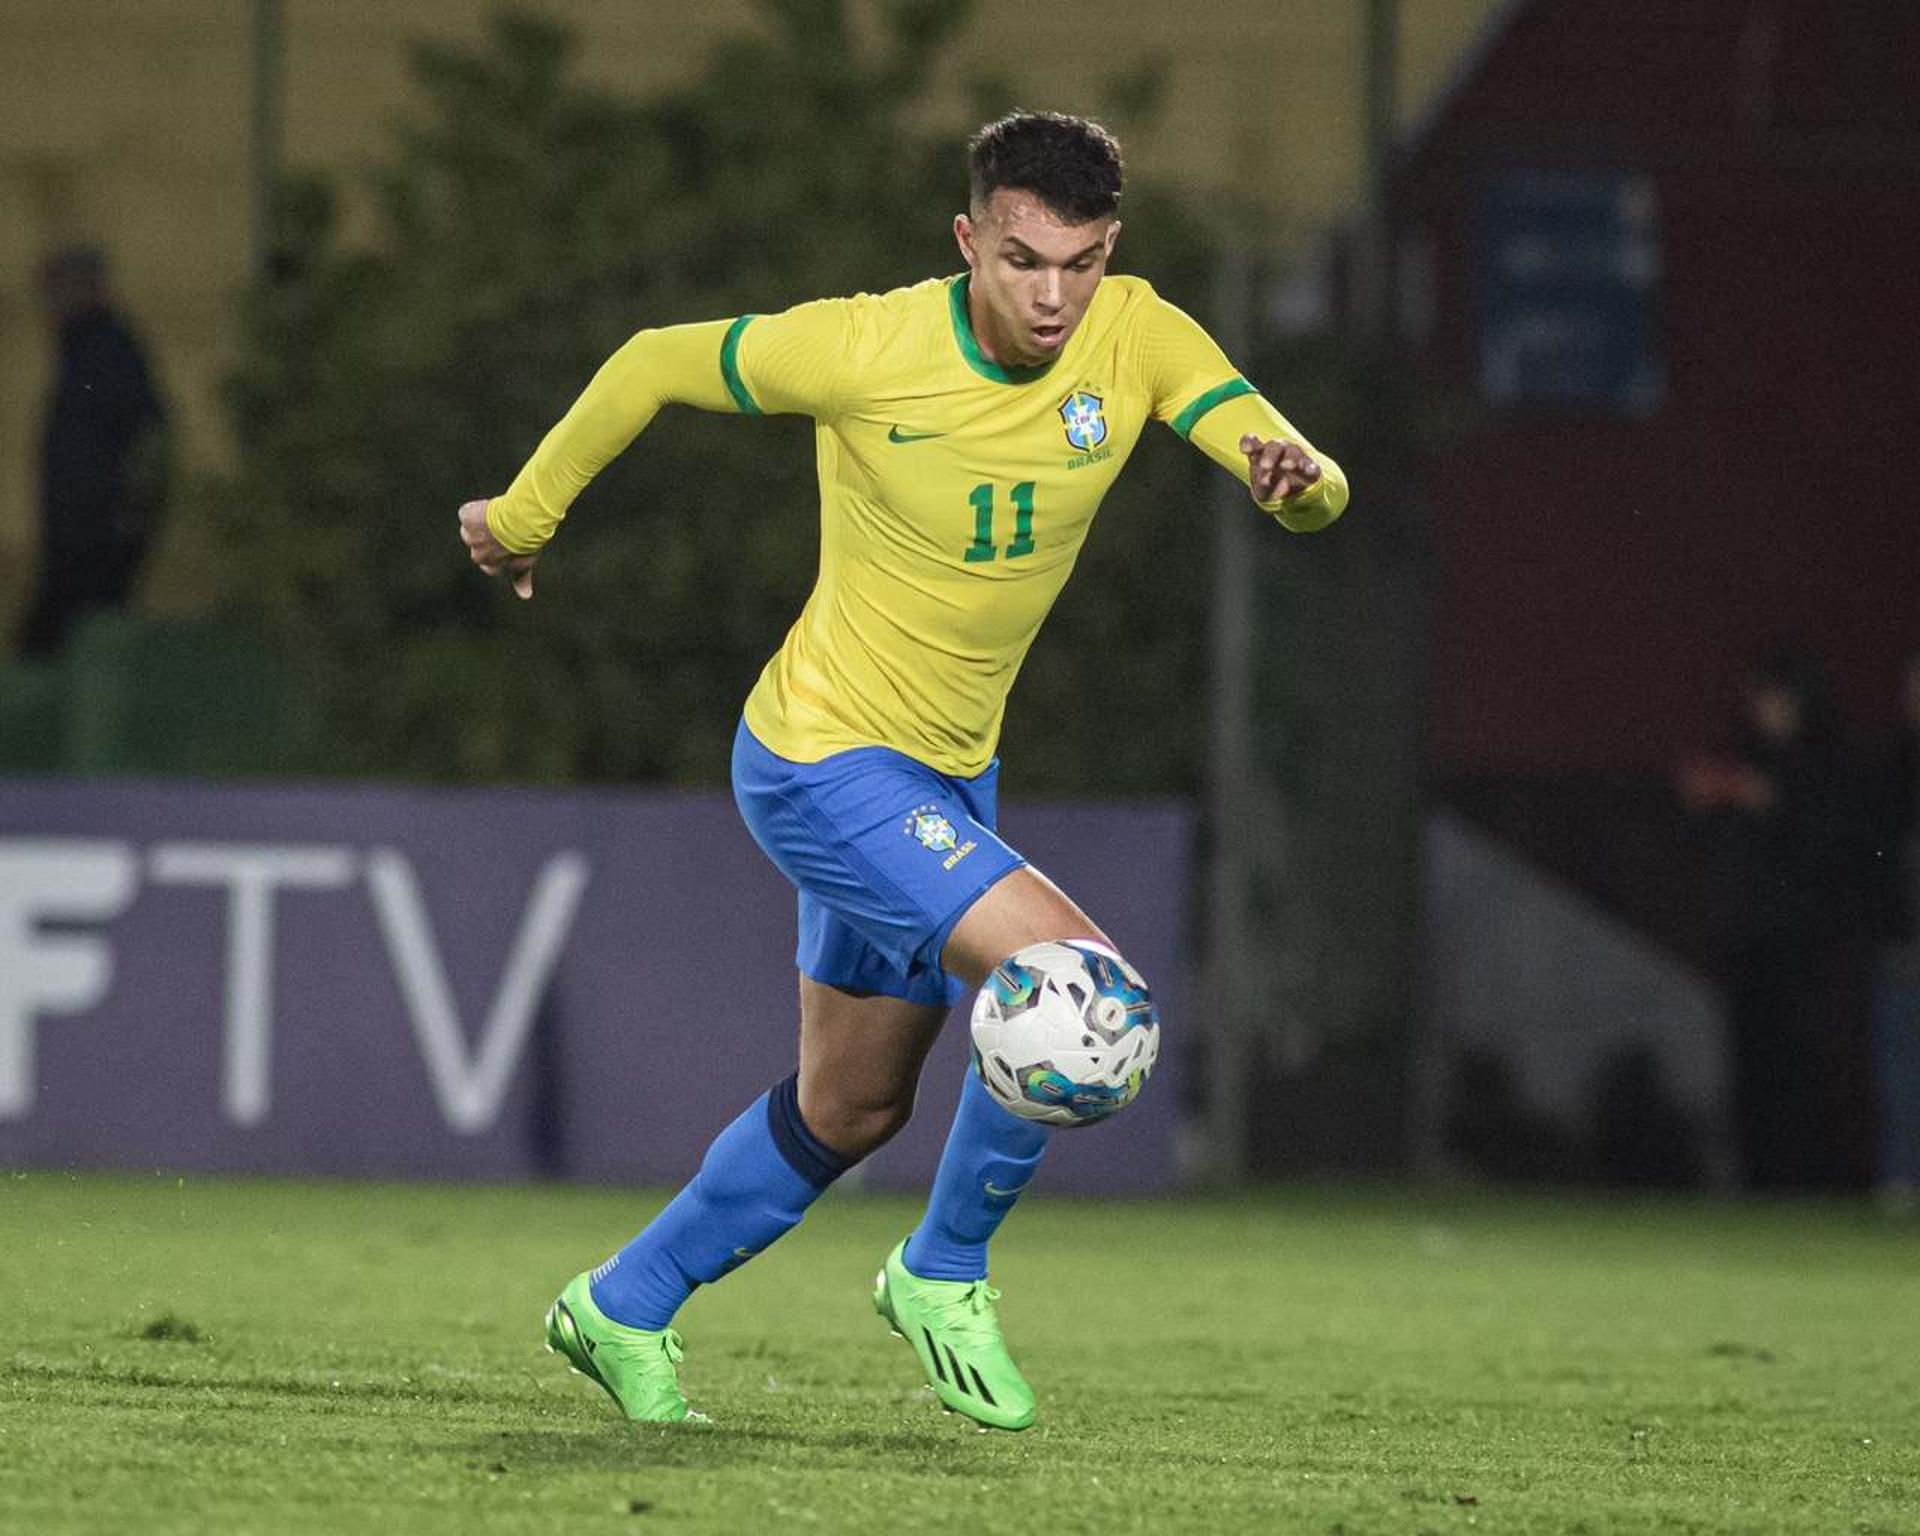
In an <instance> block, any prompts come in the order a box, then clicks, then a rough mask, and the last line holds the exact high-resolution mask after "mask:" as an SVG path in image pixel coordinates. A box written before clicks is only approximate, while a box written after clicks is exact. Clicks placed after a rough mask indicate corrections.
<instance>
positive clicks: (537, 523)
mask: <svg viewBox="0 0 1920 1536" xmlns="http://www.w3.org/2000/svg"><path fill="white" fill-rule="evenodd" d="M850 310H851V305H850V304H849V302H848V301H846V300H841V299H826V300H821V301H818V302H816V303H812V304H801V305H798V306H796V307H795V308H793V309H790V310H787V311H786V312H785V313H783V314H778V315H767V316H755V315H742V316H741V317H740V318H738V319H736V320H710V321H703V322H700V323H698V324H694V325H671V326H663V327H660V328H659V329H656V330H646V331H641V332H640V333H639V334H638V335H636V336H635V337H634V338H633V339H632V340H631V341H629V342H628V343H627V344H626V345H625V346H623V347H622V348H621V349H620V350H619V351H618V352H616V353H614V354H613V356H612V357H610V358H608V359H607V361H606V363H605V364H604V365H602V367H601V369H600V371H599V372H598V373H596V374H595V375H594V376H593V380H592V382H591V383H589V384H588V385H587V387H586V389H585V390H584V391H583V392H582V393H581V395H580V398H579V399H578V400H576V401H574V403H573V406H572V408H571V409H570V410H568V412H567V414H566V415H565V416H563V417H561V418H560V421H559V422H558V423H557V424H556V425H555V426H554V428H553V430H552V431H550V432H549V433H547V435H546V437H545V438H543V439H542V440H541V443H540V446H539V447H538V448H536V449H535V450H534V453H533V457H532V458H530V459H528V460H527V462H526V464H525V466H524V467H523V468H522V469H521V471H520V473H519V474H518V475H516V476H515V477H514V480H513V484H512V485H510V486H509V487H508V488H507V491H506V494H505V495H502V496H496V497H494V498H493V499H492V500H491V501H488V502H485V503H478V504H476V503H471V502H470V503H468V506H467V507H466V508H462V509H461V537H462V539H463V540H464V541H465V542H466V544H467V547H468V550H469V552H470V553H471V554H472V556H473V559H474V562H475V564H477V565H480V566H481V568H482V569H484V570H489V572H490V573H491V572H493V571H498V570H509V571H512V572H514V573H515V574H518V572H519V571H523V570H528V569H529V567H528V563H527V562H528V561H529V559H530V557H532V556H533V555H535V554H537V553H538V552H539V551H540V550H541V549H542V548H544V547H545V545H546V543H547V541H548V540H549V539H551V538H552V537H553V535H554V533H555V531H556V530H557V529H558V528H559V526H560V524H561V522H562V520H563V519H564V518H565V517H566V515H567V509H568V508H569V507H571V506H572V505H573V502H574V498H575V497H577V496H578V495H579V494H580V492H581V491H582V490H584V489H585V488H586V486H587V483H588V482H589V481H590V480H592V479H593V477H594V476H595V475H597V474H599V473H600V471H601V470H603V469H605V468H606V466H607V465H608V464H609V463H611V462H612V461H613V460H614V458H616V457H617V456H618V455H619V454H620V453H621V452H622V450H624V449H625V448H626V447H627V445H628V444H629V443H631V442H632V441H633V440H634V438H636V437H638V436H639V435H640V433H641V432H642V431H643V430H644V429H645V428H646V426H647V424H648V423H649V422H651V421H652V420H653V418H654V417H655V416H656V415H657V414H658V413H659V411H660V408H661V407H662V406H664V405H691V406H694V407H696V408H698V409H700V410H704V411H718V412H725V413H730V414H736V415H750V416H758V415H762V414H768V413H774V412H798V413H801V414H805V415H810V416H816V417H818V416H828V415H831V414H832V413H833V412H834V411H835V410H836V409H838V406H839V395H840V383H841V376H842V375H843V374H844V373H845V372H846V369H845V368H844V367H842V366H841V363H842V360H843V359H844V358H845V357H846V355H847V351H848V345H847V333H848V330H849V327H850V325H851V319H850ZM476 505H478V506H479V507H480V508H481V511H480V513H479V515H478V517H477V518H476V517H470V516H469V515H468V508H471V507H474V506H476ZM483 557H484V558H483Z"/></svg>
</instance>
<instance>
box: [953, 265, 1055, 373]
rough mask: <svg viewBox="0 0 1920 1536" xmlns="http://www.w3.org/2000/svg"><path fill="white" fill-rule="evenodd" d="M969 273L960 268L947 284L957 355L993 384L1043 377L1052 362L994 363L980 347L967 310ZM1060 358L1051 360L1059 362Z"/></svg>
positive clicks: (1049, 369)
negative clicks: (1028, 366)
mask: <svg viewBox="0 0 1920 1536" xmlns="http://www.w3.org/2000/svg"><path fill="white" fill-rule="evenodd" d="M970 275H971V274H969V273H966V272H962V273H961V274H960V275H959V276H958V277H956V278H955V279H954V280H953V281H952V282H951V283H949V284H948V285H947V301H948V302H947V309H948V312H949V313H950V314H951V315H952V316H953V339H954V341H955V343H956V344H958V346H959V348H960V355H961V356H962V357H964V358H965V359H966V360H967V366H968V367H969V368H971V369H972V370H973V371H974V372H975V373H977V374H979V375H980V377H981V378H983V379H992V380H993V382H994V383H996V384H1031V383H1032V382H1033V381H1034V380H1035V379H1044V378H1045V377H1046V376H1047V375H1048V374H1049V373H1051V372H1052V371H1053V363H1037V364H1035V365H1034V366H1032V367H1030V368H1022V367H1018V366H1012V367H1009V366H1006V365H1004V364H1001V363H996V362H995V361H994V360H993V359H992V358H990V357H988V356H987V354H986V353H984V352H982V351H981V350H980V338H979V337H977V336H975V335H974V334H973V317H972V316H971V315H970V314H968V312H967V279H968V277H969V276H970ZM1059 361H1060V359H1059V358H1057V357H1056V358H1055V359H1054V360H1053V362H1054V363H1057V362H1059Z"/></svg>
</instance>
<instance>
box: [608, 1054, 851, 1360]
mask: <svg viewBox="0 0 1920 1536" xmlns="http://www.w3.org/2000/svg"><path fill="white" fill-rule="evenodd" d="M851 1166H852V1163H851V1162H850V1161H849V1160H848V1159H847V1158H844V1157H842V1156H841V1155H840V1154H839V1153H838V1152H835V1151H834V1150H833V1149H832V1148H831V1147H829V1146H827V1145H826V1144H825V1143H823V1142H822V1141H821V1140H820V1139H819V1138H818V1137H816V1136H815V1135H814V1134H813V1132H812V1131H810V1130H808V1129H807V1125H806V1122H805V1121H804V1120H802V1119H801V1118H800V1095H799V1079H798V1078H797V1077H789V1078H787V1079H786V1081H784V1082H782V1083H779V1084H777V1085H776V1086H774V1087H773V1088H771V1089H769V1090H768V1091H767V1092H765V1093H763V1094H761V1095H760V1097H759V1098H757V1099H755V1100H754V1101H753V1103H752V1105H751V1106H750V1107H749V1108H748V1109H747V1112H746V1113H745V1114H743V1115H742V1116H741V1117H740V1118H739V1119H738V1120H736V1121H734V1122H733V1124H732V1125H730V1126H728V1127H727V1128H726V1129H725V1130H724V1131H722V1132H721V1133H720V1134H719V1135H718V1136H717V1137H715V1138H714V1142H713V1145H712V1146H710V1147H709V1148H707V1155H706V1157H705V1158H703V1159H702V1160H701V1163H700V1171H699V1172H698V1173H696V1174H695V1175H694V1176H693V1180H692V1182H691V1183H689V1184H688V1185H687V1187H686V1188H685V1189H683V1190H681V1191H680V1193H679V1194H677V1195H675V1196H674V1197H673V1199H672V1201H671V1202H670V1203H669V1204H668V1206H667V1208H666V1209H665V1210H664V1211H662V1212H661V1213H660V1214H659V1215H658V1216H656V1217H654V1219H653V1220H652V1221H651V1222H649V1223H648V1224H647V1229H646V1230H645V1231H644V1232H642V1233H641V1234H640V1235H639V1236H638V1237H636V1238H635V1239H634V1240H633V1241H632V1242H630V1243H628V1244H627V1246H626V1247H624V1248H622V1249H621V1250H620V1251H619V1252H618V1253H616V1254H615V1255H614V1256H613V1257H612V1258H610V1259H608V1260H607V1262H606V1263H605V1264H603V1265H601V1266H600V1268H598V1269H596V1270H595V1271H594V1272H593V1279H592V1282H591V1285H590V1289H591V1290H592V1293H593V1304H594V1305H595V1306H596V1307H598V1308H599V1309H600V1310H601V1311H602V1312H604V1313H605V1314H606V1315H607V1316H608V1317H610V1318H612V1319H613V1320H614V1321H615V1322H616V1323H624V1324H626V1326H627V1327H629V1328H655V1329H658V1328H664V1327H666V1326H667V1324H668V1323H669V1322H671V1321H672V1320H673V1314H674V1313H676V1312H678V1311H679V1310H680V1306H681V1303H683V1302H684V1301H685V1300H686V1299H687V1297H689V1296H690V1295H692V1294H693V1289H694V1287H695V1286H697V1285H705V1284H707V1283H709V1282H710V1281H714V1280H718V1279H719V1278H720V1277H721V1276H722V1275H724V1274H726V1273H727V1272H728V1271H729V1270H733V1269H738V1268H739V1267H740V1266H741V1265H742V1264H744V1263H746V1261H747V1260H748V1259H750V1258H752V1257H753V1256H754V1255H755V1254H756V1253H758V1252H760V1250H761V1249H763V1248H765V1247H766V1246H767V1245H768V1244H769V1243H772V1242H773V1241H774V1240H775V1239H776V1238H778V1237H780V1236H781V1235H782V1234H784V1233H786V1232H788V1231H791V1230H792V1229H793V1228H794V1227H795V1226H797V1225H799V1222H800V1218H801V1217H802V1216H804V1215H806V1213H807V1207H808V1206H810V1205H812V1204H813V1202H814V1201H815V1200H817V1199H818V1198H819V1197H820V1195H821V1193H822V1192H823V1191H824V1190H825V1189H826V1187H827V1186H828V1185H829V1184H831V1183H832V1182H833V1181H834V1180H835V1179H837V1178H839V1177H840V1175H841V1174H843V1173H845V1172H846V1171H847V1169H848V1168H850V1167H851Z"/></svg>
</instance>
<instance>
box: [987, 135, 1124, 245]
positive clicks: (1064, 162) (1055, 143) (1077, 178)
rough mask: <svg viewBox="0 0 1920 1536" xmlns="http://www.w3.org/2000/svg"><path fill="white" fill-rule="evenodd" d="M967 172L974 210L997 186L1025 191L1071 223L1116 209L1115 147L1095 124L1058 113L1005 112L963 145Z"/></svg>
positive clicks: (1106, 216)
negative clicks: (965, 152)
mask: <svg viewBox="0 0 1920 1536" xmlns="http://www.w3.org/2000/svg"><path fill="white" fill-rule="evenodd" d="M967 172H968V180H969V182H970V184H971V190H972V195H973V206H974V208H975V210H976V211H977V210H979V209H981V208H984V207H985V206H986V202H987V199H988V198H989V197H991V196H992V195H993V193H994V192H995V191H996V190H997V189H998V188H1001V187H1010V188H1013V189H1015V190H1016V191H1021V192H1031V193H1033V195H1034V196H1035V197H1037V198H1039V199H1040V201H1041V202H1043V203H1045V204H1046V205H1047V207H1048V208H1049V209H1051V210H1052V211H1053V212H1054V213H1055V214H1057V215H1058V216H1059V217H1060V218H1062V219H1065V220H1067V221H1069V222H1070V223H1074V224H1085V223H1087V222H1089V221H1090V220H1093V219H1109V218H1112V217H1113V215H1114V214H1115V213H1116V212H1118V211H1119V208H1120V184H1121V178H1122V167H1121V164H1120V143H1119V141H1118V140H1117V139H1115V138H1114V136H1113V135H1112V134H1110V133H1108V132H1107V130H1106V129H1105V128H1102V127H1101V126H1100V125H1099V124H1098V123H1095V122H1090V121H1089V120H1088V119H1086V118H1084V117H1069V116H1068V115H1067V114H1066V113H1064V112H1009V113H1008V114H1007V115H1006V116H1005V117H1002V118H999V119H997V120H995V121H994V122H991V123H988V124H987V125H986V127H984V128H982V129H981V130H980V131H979V132H978V133H976V134H974V136H973V137H972V138H971V139H969V140H968V141H967Z"/></svg>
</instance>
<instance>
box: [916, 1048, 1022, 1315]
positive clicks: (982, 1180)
mask: <svg viewBox="0 0 1920 1536" xmlns="http://www.w3.org/2000/svg"><path fill="white" fill-rule="evenodd" d="M1050 1134H1051V1133H1050V1132H1049V1131H1048V1130H1047V1128H1046V1127H1045V1126H1044V1125H1039V1124H1036V1123H1035V1122H1034V1121H1032V1120H1022V1119H1021V1118H1020V1117H1019V1116H1018V1115H1015V1114H1011V1113H1009V1112H1008V1111H1007V1110H1004V1109H1002V1108H1001V1107H1000V1106H999V1105H998V1104H996V1103H994V1101H993V1095H992V1094H990V1093H988V1092H987V1089H986V1085H985V1084H983V1083H982V1082H981V1081H980V1077H979V1074H978V1073H976V1072H972V1071H969V1072H968V1073H967V1081H966V1084H965V1085H964V1086H963V1087H962V1088H961V1090H960V1107H959V1109H957V1110H955V1111H954V1116H953V1129H952V1130H951V1131H949V1132H948V1133H947V1149H946V1151H944V1152H942V1153H941V1154H940V1171H939V1172H938V1173H936V1174H935V1175H934V1176H933V1194H932V1196H931V1197H930V1198H929V1199H928V1201H927V1214H926V1216H925V1218H924V1219H922V1221H921V1223H920V1225H919V1227H918V1229H917V1230H916V1231H915V1232H914V1234H913V1236H912V1237H910V1238H908V1239H907V1251H906V1255H905V1258H906V1265H907V1271H908V1273H909V1274H915V1275H918V1276H919V1277H920V1278H921V1279H922V1280H981V1279H985V1278H986V1273H987V1242H988V1240H989V1239H990V1238H991V1237H992V1236H993V1234H994V1230H995V1229H996V1228H997V1227H998V1226H999V1225H1000V1223H1001V1220H1002V1219H1003V1218H1004V1217H1005V1216H1006V1214H1007V1212H1008V1211H1010V1210H1012V1209H1013V1202H1014V1200H1015V1199H1016V1198H1018V1196H1019V1193H1020V1191H1021V1190H1023V1189H1025V1188H1026V1186H1027V1180H1029V1179H1031V1178H1032V1177H1033V1171H1034V1169H1035V1168H1037V1167H1038V1166H1039V1165H1040V1154H1041V1153H1042V1152H1044V1151H1046V1150H1047V1138H1048V1136H1049V1135H1050Z"/></svg>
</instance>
